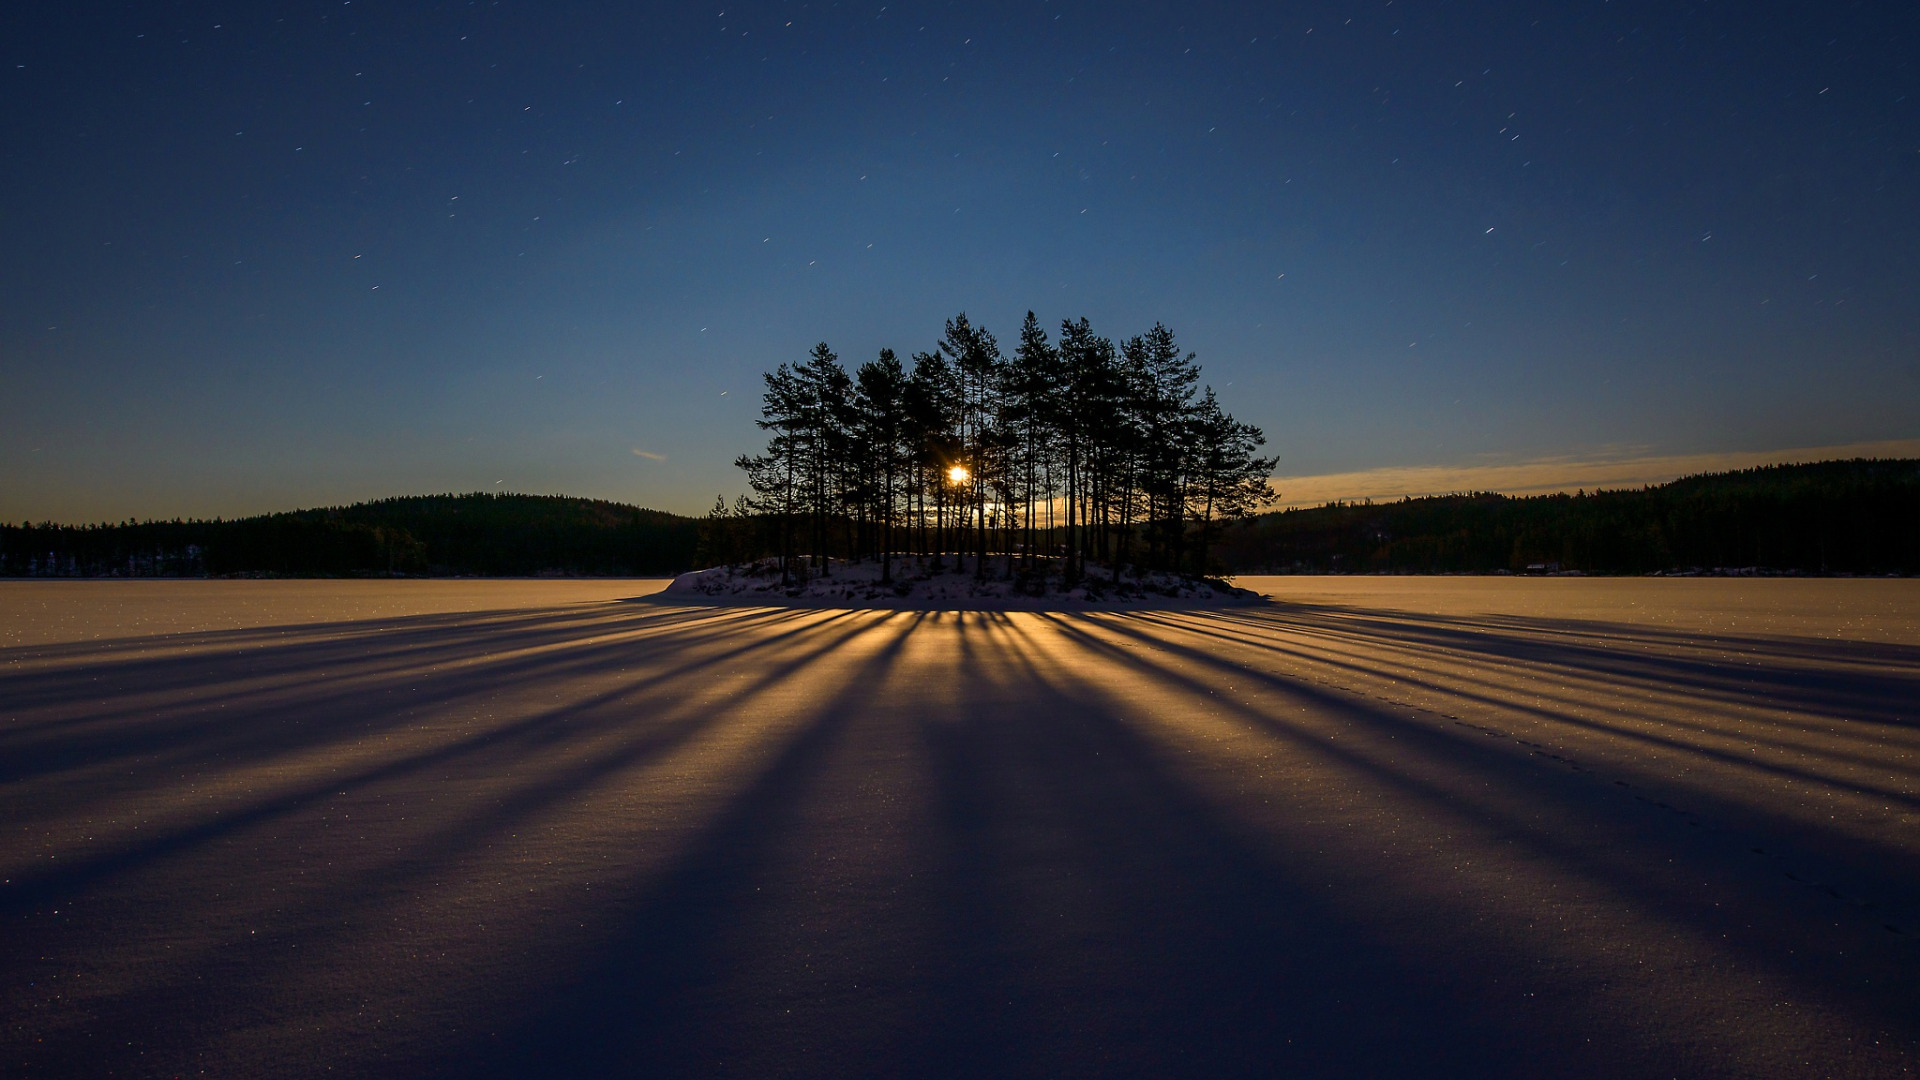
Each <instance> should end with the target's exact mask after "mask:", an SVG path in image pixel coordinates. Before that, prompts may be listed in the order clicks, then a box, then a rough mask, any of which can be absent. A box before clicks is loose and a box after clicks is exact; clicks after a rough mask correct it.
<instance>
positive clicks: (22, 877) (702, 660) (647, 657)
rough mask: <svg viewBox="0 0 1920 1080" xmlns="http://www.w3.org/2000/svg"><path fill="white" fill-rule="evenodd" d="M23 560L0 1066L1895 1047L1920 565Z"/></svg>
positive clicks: (1214, 1066)
mask: <svg viewBox="0 0 1920 1080" xmlns="http://www.w3.org/2000/svg"><path fill="white" fill-rule="evenodd" d="M664 584H665V582H664V581H394V582H376V581H331V582H328V581H288V582H269V581H214V582H164V581H127V582H111V581H71V582H32V581H28V582H23V581H7V582H0V822H3V823H4V832H3V833H0V837H3V839H0V878H4V883H3V884H0V916H3V917H4V919H5V922H6V927H7V929H6V932H5V933H4V934H0V975H3V976H4V979H3V980H0V1008H3V1009H4V1014H5V1016H6V1018H7V1019H6V1026H5V1029H4V1034H0V1053H3V1054H4V1057H3V1058H0V1074H6V1075H14V1074H18V1075H22V1076H36V1075H47V1076H81V1075H86V1076H97V1075H106V1074H108V1073H114V1074H133V1075H174V1074H176V1073H183V1074H184V1073H197V1072H198V1071H199V1070H203V1069H204V1070H206V1072H208V1073H209V1074H214V1075H252V1076H317V1075H322V1074H326V1075H335V1076H356V1075H358V1076H408V1075H449V1076H452V1075H459V1076H525V1075H538V1074H540V1073H542V1072H551V1073H553V1074H555V1075H582V1074H584V1075H595V1074H604V1073H612V1072H615V1071H619V1072H623V1073H625V1072H644V1073H650V1074H653V1075H663V1076H664V1075H738V1076H752V1077H758V1076H768V1075H811V1076H849V1075H869V1074H888V1075H893V1074H899V1075H953V1076H1043V1075H1044V1076H1058V1075H1136V1076H1167V1075H1193V1076H1221V1075H1263V1076H1264V1075H1276V1074H1277V1075H1300V1076H1321V1075H1325V1076H1336V1075H1373V1076H1386V1075H1396V1074H1397V1075H1444V1074H1454V1075H1478V1076H1534V1075H1555V1076H1594V1077H1603V1076H1604V1077H1621V1076H1630V1077H1637V1076H1655V1075H1658V1076H1691V1077H1699V1076H1728V1077H1774V1076H1779V1077H1785V1076H1805V1075H1830V1076H1906V1075H1911V1074H1912V1072H1913V1071H1914V1069H1915V1066H1916V1063H1917V1062H1920V945H1917V944H1916V943H1917V942H1920V581H1914V580H1896V581H1887V580H1767V579H1760V580H1751V579H1544V580H1543V579H1531V580H1522V579H1487V578H1245V579H1241V580H1240V582H1239V584H1242V585H1245V586H1248V587H1251V588H1254V589H1256V590H1258V591H1261V592H1265V593H1268V594H1270V595H1271V596H1272V597H1273V598H1274V602H1273V603H1272V604H1270V605H1265V606H1258V607H1243V608H1234V609H1224V610H1218V611H1195V610H1182V611H1166V612H1152V611H1134V612H1107V613H1075V614H1049V613H1043V612H1013V613H987V612H964V613H954V612H913V611H852V610H783V609H772V608H764V607H732V608H729V607H714V606H705V605H702V606H678V605H672V604H665V603H662V602H660V601H659V600H658V599H656V598H653V597H652V595H651V594H653V593H656V592H658V590H659V589H660V588H662V587H663V586H664Z"/></svg>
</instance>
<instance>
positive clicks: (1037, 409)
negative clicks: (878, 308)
mask: <svg viewBox="0 0 1920 1080" xmlns="http://www.w3.org/2000/svg"><path fill="white" fill-rule="evenodd" d="M765 381H766V388H765V392H764V394H763V396H762V406H761V415H760V420H759V426H760V427H761V429H762V430H764V431H766V432H767V433H768V441H767V445H766V449H765V450H764V451H763V452H761V453H758V454H746V455H742V456H741V457H740V459H739V460H738V462H737V463H736V464H738V466H739V467H740V468H741V469H742V470H743V471H744V472H745V473H746V476H747V483H748V486H749V488H750V489H751V494H750V495H747V496H743V497H742V498H741V499H739V500H736V502H735V503H734V504H733V505H732V506H728V505H727V504H726V503H725V501H724V500H722V501H721V502H719V503H718V504H717V505H716V507H715V511H714V514H713V515H712V517H711V518H710V521H709V526H708V530H707V535H706V544H707V546H706V548H705V549H704V553H705V554H706V555H708V556H710V557H712V558H713V559H714V560H715V561H727V562H734V561H742V560H744V559H746V558H751V557H754V556H758V555H764V554H774V555H778V556H779V558H780V561H781V570H782V573H783V574H792V573H795V572H796V570H797V571H798V572H800V573H827V572H830V569H831V559H833V558H855V559H864V558H873V559H877V560H879V561H880V562H881V564H882V567H883V575H885V574H890V572H891V561H892V559H893V558H894V556H895V555H897V554H912V555H916V556H919V557H922V558H929V559H931V560H932V561H933V563H934V565H935V566H936V567H938V566H940V565H941V564H942V563H944V561H945V560H946V559H949V558H952V559H955V560H957V561H959V562H960V563H961V564H962V565H964V566H966V567H967V568H969V569H971V570H972V571H974V572H975V573H977V574H979V575H982V576H985V575H987V574H989V573H994V572H1004V573H1009V574H1013V573H1019V572H1022V571H1027V572H1034V571H1042V570H1045V571H1047V572H1058V573H1060V574H1062V575H1063V576H1064V577H1065V579H1066V580H1068V581H1073V580H1077V579H1079V578H1082V577H1084V576H1086V575H1088V574H1090V573H1094V572H1096V571H1095V570H1094V569H1093V568H1094V567H1095V566H1096V565H1104V566H1105V567H1106V568H1107V569H1106V570H1105V572H1106V573H1110V574H1114V575H1118V574H1119V573H1120V572H1121V569H1122V567H1124V566H1132V567H1136V568H1141V569H1165V570H1187V571H1192V572H1199V573H1204V572H1206V571H1208V570H1209V569H1210V563H1209V557H1208V551H1209V548H1210V545H1211V544H1212V542H1213V541H1214V539H1215V538H1216V537H1217V535H1218V533H1219V529H1220V527H1221V525H1222V524H1223V523H1225V522H1228V521H1231V520H1235V519H1238V518H1241V517H1245V516H1246V515H1248V514H1250V513H1253V512H1254V511H1256V510H1258V509H1259V508H1261V507H1263V506H1265V505H1266V504H1267V503H1269V502H1270V501H1271V500H1272V499H1273V491H1272V488H1271V487H1270V486H1269V485H1268V482H1267V477H1268V475H1269V474H1270V473H1271V472H1272V469H1273V459H1272V458H1268V457H1262V456H1260V454H1259V448H1260V447H1261V446H1262V445H1264V443H1265V441H1266V438H1265V436H1264V435H1263V434H1262V433H1261V431H1260V429H1259V428H1257V427H1254V426H1253V425H1251V424H1245V423H1241V422H1239V421H1237V420H1235V419H1234V418H1233V417H1232V416H1230V415H1228V414H1227V413H1226V412H1225V410H1223V409H1222V408H1221V406H1220V403H1219V400H1218V398H1217V397H1216V396H1215V394H1214V392H1213V390H1212V388H1210V387H1208V388H1205V389H1204V390H1203V389H1202V388H1201V384H1200V367H1199V365H1198V363H1196V361H1195V357H1194V354H1193V353H1190V352H1188V353H1183V352H1182V351H1181V350H1180V347H1179V345H1178V343H1177V342H1176V341H1175V340H1174V335H1173V332H1172V331H1171V330H1168V329H1167V328H1166V327H1165V326H1163V325H1160V324H1158V323H1156V324H1154V326H1153V327H1152V328H1151V329H1150V330H1148V331H1147V332H1146V333H1144V334H1141V335H1138V336H1135V337H1132V338H1128V339H1127V340H1125V341H1123V342H1121V343H1119V344H1118V345H1115V343H1114V342H1113V341H1112V340H1110V339H1109V338H1106V337H1103V336H1101V335H1099V334H1097V333H1095V332H1094V330H1093V327H1092V326H1091V324H1089V323H1088V321H1087V320H1086V319H1084V318H1082V319H1078V320H1068V321H1065V322H1063V323H1062V324H1061V326H1060V337H1059V340H1058V342H1057V343H1056V342H1055V341H1053V340H1051V339H1050V338H1049V337H1048V335H1047V332H1046V331H1045V330H1044V329H1043V328H1042V327H1041V325H1040V321H1039V319H1038V318H1037V317H1036V316H1035V315H1034V314H1033V313H1032V312H1028V313H1027V317H1026V320H1025V322H1024V323H1023V324H1022V325H1021V327H1020V333H1019V340H1018V344H1017V345H1016V346H1014V348H1013V351H1012V353H1011V354H1008V353H1007V352H1006V351H1004V350H1003V349H1002V347H1001V345H1000V342H999V339H998V338H996V337H995V336H994V335H993V334H992V333H991V332H990V331H988V330H987V329H986V328H985V327H983V326H980V325H977V324H976V323H974V322H973V321H972V320H970V319H969V318H968V317H967V316H966V315H965V314H964V313H962V314H959V315H956V316H954V317H953V318H952V319H949V320H947V323H946V326H945V327H944V329H943V332H942V334H941V335H940V338H939V340H938V341H937V342H936V343H935V345H934V347H933V348H932V349H930V350H927V351H925V352H917V353H915V354H913V356H912V359H911V361H910V363H902V362H901V360H900V359H899V356H898V355H897V354H896V353H895V352H894V351H893V350H891V349H883V350H881V352H880V354H879V356H878V357H877V358H876V359H874V360H871V361H868V362H866V363H864V364H862V365H861V366H860V367H859V368H858V369H856V370H855V371H854V372H853V373H852V374H851V375H850V374H848V372H847V371H846V369H845V368H844V367H843V366H841V363H840V359H839V357H838V356H837V355H836V354H835V353H834V352H833V350H832V348H831V347H829V346H828V345H827V344H826V343H825V342H822V343H820V344H819V345H816V346H815V347H814V348H813V350H812V352H811V353H810V354H809V355H808V356H807V358H806V359H805V360H804V361H801V362H799V363H797V364H782V365H781V366H780V367H779V368H777V369H775V370H774V371H771V372H768V373H767V374H766V376H765ZM996 568H998V569H996ZM1049 568H1052V569H1049Z"/></svg>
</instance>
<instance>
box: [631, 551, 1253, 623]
mask: <svg viewBox="0 0 1920 1080" xmlns="http://www.w3.org/2000/svg"><path fill="white" fill-rule="evenodd" d="M655 595H656V596H658V597H659V598H660V599H662V600H704V601H708V602H720V603H734V604H774V605H787V606H796V607H871V608H905V609H914V608H944V609H950V610H951V609H965V610H1004V611H1086V610H1099V609H1129V608H1166V607H1219V606H1226V605H1232V604H1249V603H1259V602H1261V600H1262V599H1263V598H1262V597H1261V596H1260V594H1258V593H1255V592H1252V591H1249V590H1247V589H1237V588H1234V587H1233V586H1231V585H1229V584H1227V583H1226V582H1224V581H1221V580H1219V579H1217V578H1196V577H1191V576H1188V575H1183V574H1170V573H1165V572H1160V571H1154V572H1148V573H1143V574H1138V575H1136V574H1133V573H1131V572H1128V571H1122V572H1121V574H1120V581H1119V582H1118V583H1115V582H1114V580H1113V571H1111V570H1110V569H1107V568H1106V567H1100V566H1095V567H1091V568H1090V573H1089V574H1088V576H1087V577H1086V579H1084V580H1082V581H1079V582H1075V583H1074V585H1073V586H1072V587H1071V588H1068V587H1066V586H1065V582H1063V581H1062V580H1061V577H1060V574H1059V573H1058V571H1057V570H1055V571H1053V572H1051V573H1037V572H1028V573H1020V572H1019V571H1018V570H1016V572H1015V573H1014V575H1013V576H1011V577H1009V576H1008V574H1007V560H1006V557H1005V556H1000V557H998V558H994V557H989V558H988V560H987V575H986V576H985V577H984V578H983V577H981V576H980V575H979V574H978V572H977V570H976V565H975V562H974V560H973V559H971V558H968V559H966V560H965V562H964V569H962V568H957V567H956V566H955V559H954V557H953V556H951V555H949V556H947V557H946V558H945V559H943V560H942V561H941V564H940V568H939V570H937V571H936V570H935V568H934V565H933V562H932V560H930V559H921V558H917V557H914V558H896V559H894V560H893V581H892V582H891V583H885V582H882V581H881V580H880V564H879V563H878V562H854V563H849V562H842V561H840V560H838V559H835V560H833V561H832V562H831V563H830V564H829V565H828V568H827V573H825V574H818V573H816V572H814V571H813V569H812V568H811V567H807V568H806V575H805V576H804V577H803V576H802V573H801V567H800V563H799V561H798V560H796V561H795V563H794V572H793V574H792V576H791V578H790V579H789V581H788V582H787V583H786V584H784V585H783V584H781V581H780V564H779V562H778V561H777V560H772V559H764V560H761V561H760V562H756V563H747V564H743V565H740V566H716V567H713V568H712V569H709V570H696V571H693V572H692V573H687V574H681V575H680V576H679V577H677V578H674V579H673V583H672V584H671V585H668V586H667V587H666V589H665V590H664V591H662V592H660V593H656V594H655Z"/></svg>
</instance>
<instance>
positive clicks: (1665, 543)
mask: <svg viewBox="0 0 1920 1080" xmlns="http://www.w3.org/2000/svg"><path fill="white" fill-rule="evenodd" d="M844 524H845V523H840V525H839V526H836V531H841V529H842V528H843V527H844ZM771 527H772V523H771V522H768V521H765V520H756V519H751V518H749V519H745V520H742V519H738V518H734V517H732V516H731V512H730V511H729V513H728V514H727V515H723V516H720V517H712V518H707V519H699V518H691V517H683V516H680V515H676V514H670V513H665V512H662V511H657V510H644V509H641V508H639V507H635V506H629V505H625V504H622V503H615V502H607V501H603V500H595V499H577V498H567V497H562V496H546V495H510V494H509V495H495V494H489V493H474V494H470V495H436V496H421V497H410V498H397V499H384V500H380V501H377V502H368V503H360V504H357V505H354V506H347V507H334V508H327V509H316V510H304V511H299V512H295V513H286V514H269V515H264V516H260V517H252V518H242V519H236V520H231V521H149V522H138V523H135V522H128V523H124V524H109V525H90V526H71V525H52V524H46V525H0V575H5V576H11V577H204V576H287V577H330V576H334V577H379V576H388V575H405V576H424V575H473V576H511V577H522V576H533V575H539V574H569V575H580V576H648V575H657V574H671V573H678V572H681V571H685V570H689V569H694V568H696V567H700V566H710V565H714V564H716V563H722V562H727V561H737V560H729V559H728V558H727V556H728V555H730V554H735V553H736V552H737V551H738V549H737V548H736V549H735V551H724V550H721V549H722V548H724V547H727V546H728V545H737V544H739V543H740V542H741V540H742V539H743V537H742V536H741V533H742V532H743V531H746V532H752V531H755V530H758V531H761V532H762V533H763V534H764V533H765V532H766V531H767V530H769V529H771ZM1054 539H1055V538H1054V537H1042V538H1041V540H1042V542H1052V541H1053V540H1054ZM1209 558H1210V569H1211V570H1212V571H1213V572H1216V573H1229V574H1232V573H1238V574H1261V573H1501V572H1516V573H1526V572H1528V571H1529V570H1530V569H1532V570H1534V571H1535V572H1551V571H1553V570H1559V571H1561V572H1570V571H1580V572H1583V573H1589V574H1646V573H1668V572H1674V571H1680V572H1687V571H1690V570H1696V569H1697V570H1704V571H1709V572H1711V571H1715V570H1721V571H1726V570H1747V569H1756V570H1758V571H1759V572H1763V573H1764V572H1782V573H1803V574H1822V573H1826V574H1885V573H1898V574H1913V573H1920V460H1855V461H1829V462H1820V463H1815V464H1805V465H1780V466H1771V467H1767V468H1760V469H1749V470H1746V471H1743V472H1732V473H1718V474H1705V475H1700V476H1692V477H1687V478H1684V479H1681V480H1676V481H1674V482H1672V483H1669V484H1663V485H1660V486H1657V487H1646V488H1640V489H1635V490H1618V491H1598V492H1590V493H1586V494H1580V495H1541V496H1531V497H1521V498H1514V497H1508V496H1504V495H1496V494H1472V495H1450V496H1439V497H1434V498H1420V499H1406V500H1403V501H1400V502H1393V503H1379V504H1364V503H1360V504H1355V503H1348V504H1334V505H1329V506H1322V507H1315V508H1311V509H1299V510H1285V511H1280V512H1277V513H1268V514H1261V515H1258V516H1256V517H1253V518H1251V519H1249V520H1246V521H1242V522H1238V523H1235V524H1233V525H1231V526H1228V527H1227V528H1225V529H1223V530H1222V531H1221V533H1220V534H1219V536H1218V537H1217V539H1215V540H1214V541H1213V543H1212V544H1211V550H1210V554H1209ZM1556 564H1557V565H1556Z"/></svg>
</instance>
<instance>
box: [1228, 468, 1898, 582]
mask: <svg viewBox="0 0 1920 1080" xmlns="http://www.w3.org/2000/svg"><path fill="white" fill-rule="evenodd" d="M1215 555H1216V558H1218V559H1220V560H1221V561H1222V563H1223V564H1224V565H1227V566H1231V567H1232V568H1233V569H1235V570H1236V571H1238V572H1240V573H1417V574H1439V573H1504V572H1511V573H1527V572H1534V573H1553V572H1560V573H1574V572H1578V573H1586V574H1653V573H1675V572H1679V573H1692V572H1707V573H1727V572H1744V573H1762V574H1764V573H1769V572H1773V573H1794V574H1912V573H1916V572H1920V460H1873V459H1855V460H1852V461H1826V462H1817V463H1812V464H1802V465H1774V466H1767V467H1764V468H1757V469H1747V470H1743V471H1740V472H1728V473H1714V474H1703V475H1699V476H1690V477H1684V478H1682V479H1679V480H1675V481H1673V482H1672V483H1668V484H1662V485H1659V486H1657V487H1645V488H1640V489H1637V490H1614V491H1596V492H1586V493H1579V494H1573V495H1565V494H1560V495H1538V496H1532V497H1527V498H1511V497H1508V496H1505V495H1496V494H1492V493H1477V494H1467V495H1449V496H1441V497H1435V498H1423V499H1407V500H1403V501H1401V502H1394V503H1382V504H1377V505H1375V504H1353V503H1347V504H1333V505H1328V506H1321V507H1316V508H1313V509H1297V510H1286V511H1282V512H1280V513H1275V514H1263V515H1261V516H1260V517H1258V518H1256V519H1254V520H1252V521H1249V522H1246V523H1245V524H1244V526H1242V527H1240V528H1236V529H1233V530H1229V531H1228V532H1227V533H1226V534H1225V535H1224V536H1223V537H1222V538H1221V542H1220V544H1219V547H1218V549H1217V551H1216V553H1215Z"/></svg>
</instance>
